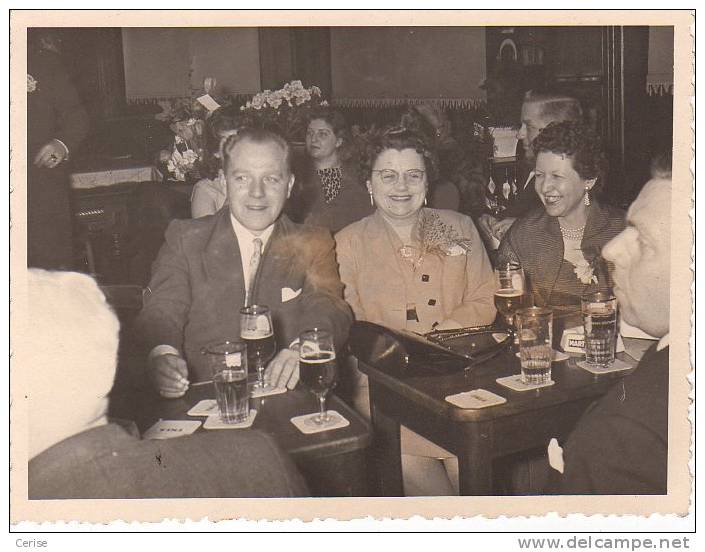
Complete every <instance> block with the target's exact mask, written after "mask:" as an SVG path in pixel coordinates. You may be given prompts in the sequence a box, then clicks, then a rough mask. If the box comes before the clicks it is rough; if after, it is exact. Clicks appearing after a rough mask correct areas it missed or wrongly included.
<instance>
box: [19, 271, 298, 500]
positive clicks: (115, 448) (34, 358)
mask: <svg viewBox="0 0 705 552" xmlns="http://www.w3.org/2000/svg"><path fill="white" fill-rule="evenodd" d="M28 280H29V282H28V284H29V285H28V289H29V312H28V314H29V318H28V319H29V320H30V321H31V324H32V334H33V336H34V338H35V340H34V343H35V345H33V346H31V347H28V348H27V349H26V353H25V354H24V355H20V358H21V359H22V366H23V367H26V369H27V370H28V383H29V387H28V389H29V392H28V394H27V395H28V400H29V408H28V411H29V476H28V486H29V498H30V499H60V498H177V497H280V496H302V495H304V494H306V487H305V484H304V483H303V480H302V478H301V476H300V475H299V474H298V472H297V471H296V469H295V468H294V467H293V465H292V463H291V461H290V460H289V458H288V457H287V456H286V454H285V453H283V452H282V451H281V450H280V449H279V448H278V447H277V446H276V444H275V443H274V442H273V440H272V439H271V438H270V437H269V436H267V435H265V434H263V433H260V432H257V431H245V432H242V433H239V434H237V435H231V436H229V437H230V438H228V439H223V438H222V435H220V434H214V433H196V434H193V435H189V436H186V437H181V438H178V439H172V440H169V441H143V440H140V439H139V438H138V437H136V436H134V435H132V434H130V433H128V432H127V431H126V430H125V429H124V428H123V427H122V426H121V425H119V424H116V423H111V421H110V419H109V418H108V417H107V412H108V401H109V394H110V391H111V388H112V386H113V380H114V378H115V370H116V362H117V350H118V332H119V323H118V320H117V317H116V316H115V314H114V313H113V312H112V310H111V309H110V307H109V306H108V304H107V302H106V300H105V296H104V295H103V293H102V292H101V290H100V289H99V288H98V286H97V284H96V283H95V281H94V280H93V279H92V278H90V277H89V276H86V275H84V274H78V273H73V272H49V271H45V270H39V269H31V270H29V274H28ZM40 345H41V346H40ZM213 474H218V476H217V477H214V476H213Z"/></svg>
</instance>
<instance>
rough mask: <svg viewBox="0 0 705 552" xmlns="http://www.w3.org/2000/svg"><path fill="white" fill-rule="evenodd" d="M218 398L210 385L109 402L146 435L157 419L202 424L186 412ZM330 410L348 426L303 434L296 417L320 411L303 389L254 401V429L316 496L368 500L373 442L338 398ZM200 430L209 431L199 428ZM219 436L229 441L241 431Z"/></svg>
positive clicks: (132, 394)
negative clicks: (175, 395) (170, 395)
mask: <svg viewBox="0 0 705 552" xmlns="http://www.w3.org/2000/svg"><path fill="white" fill-rule="evenodd" d="M212 398H214V390H213V386H212V384H207V385H199V386H195V387H192V388H191V389H190V390H189V391H188V392H187V393H186V395H185V396H184V397H182V398H180V399H164V398H161V397H160V396H159V395H157V394H156V393H154V392H152V391H150V390H144V389H121V390H120V392H119V393H118V394H117V395H116V396H114V397H111V400H110V411H109V412H110V416H113V417H116V418H122V419H126V420H133V421H134V422H135V423H136V424H137V427H138V428H139V430H140V432H142V433H143V432H144V431H145V430H146V429H147V428H149V427H150V426H151V425H152V424H153V423H154V422H156V421H157V420H159V419H166V420H201V421H205V417H194V416H188V415H187V414H186V412H187V411H188V410H189V409H190V408H191V407H192V406H194V405H195V404H196V403H197V402H198V401H200V400H202V399H212ZM327 403H328V406H329V407H330V409H331V410H337V411H338V412H340V413H341V414H342V415H343V416H345V418H347V419H348V420H349V421H350V425H349V426H347V427H345V428H341V429H335V430H331V431H324V432H321V433H315V434H311V435H304V434H303V433H301V432H299V430H298V429H296V427H295V426H294V425H293V424H292V423H291V422H290V419H291V418H292V417H294V416H299V415H301V414H308V413H313V412H317V411H318V400H317V399H316V397H315V396H314V395H313V394H312V393H309V392H307V391H306V390H303V389H295V390H293V391H288V392H287V393H283V394H281V395H273V396H270V397H265V398H262V399H253V400H251V401H250V408H254V409H256V410H257V417H256V418H255V422H254V424H253V426H252V428H253V429H259V430H261V431H264V432H266V433H269V434H270V435H272V436H273V437H274V439H275V440H276V441H277V444H278V445H279V446H280V447H281V448H282V449H283V450H285V451H286V452H288V453H289V454H290V455H291V457H292V459H293V460H294V462H295V463H296V465H297V466H298V468H299V470H300V471H301V473H302V474H303V475H304V477H305V478H306V480H307V482H308V485H309V489H310V490H311V492H312V494H313V495H314V496H366V495H368V494H369V490H368V487H367V471H366V451H367V447H368V445H369V444H370V441H371V435H370V428H369V425H368V424H367V422H366V421H365V420H364V419H363V418H362V417H361V416H360V415H359V414H357V412H355V411H354V410H353V409H351V408H350V407H348V406H347V405H346V404H345V403H344V402H343V401H341V400H340V399H339V398H337V397H335V396H332V397H329V399H328V401H327ZM197 431H208V430H205V429H203V427H201V428H199V429H198V430H197ZM213 431H219V432H220V433H221V434H222V435H223V439H228V438H229V437H232V436H233V435H234V434H236V433H237V432H238V431H250V430H249V429H238V430H225V429H223V430H213Z"/></svg>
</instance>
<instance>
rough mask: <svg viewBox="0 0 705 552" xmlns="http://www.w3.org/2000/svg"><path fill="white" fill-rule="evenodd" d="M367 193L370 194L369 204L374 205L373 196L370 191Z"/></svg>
mask: <svg viewBox="0 0 705 552" xmlns="http://www.w3.org/2000/svg"><path fill="white" fill-rule="evenodd" d="M369 194H370V205H372V207H374V206H375V198H374V197H372V192H369Z"/></svg>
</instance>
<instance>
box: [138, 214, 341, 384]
mask: <svg viewBox="0 0 705 552" xmlns="http://www.w3.org/2000/svg"><path fill="white" fill-rule="evenodd" d="M334 245H335V243H334V242H333V239H332V238H331V236H330V233H329V232H328V231H327V230H324V229H321V228H314V227H308V226H305V225H298V224H295V223H293V222H291V221H290V220H289V219H288V218H286V217H285V216H282V217H280V219H279V220H278V221H277V222H276V223H275V227H274V231H273V232H272V235H271V237H270V238H269V241H268V242H267V244H266V246H265V249H264V251H263V253H262V259H261V261H260V264H259V269H258V271H257V275H256V276H255V281H254V288H253V292H252V300H251V302H252V303H257V304H261V305H268V306H269V307H270V309H271V311H272V321H273V324H274V334H275V337H276V340H277V347H278V348H279V349H282V348H285V347H288V346H289V345H290V344H291V342H292V341H293V340H295V339H296V338H297V337H298V336H299V334H300V333H301V332H302V331H304V330H307V329H311V328H314V327H317V328H322V329H327V330H329V331H331V332H332V333H333V335H334V336H335V342H336V346H337V347H342V345H343V344H344V343H345V340H346V339H347V334H348V330H349V328H350V323H351V321H352V315H351V312H350V307H348V305H347V304H346V303H345V301H344V300H343V299H342V284H341V282H340V278H339V277H338V270H337V265H336V262H335V253H334ZM245 290H246V282H245V278H244V275H243V270H242V261H241V259H240V249H239V246H238V242H237V238H236V236H235V232H234V230H233V227H232V223H231V220H230V211H229V209H228V207H227V206H225V207H224V208H223V209H221V210H220V211H219V212H218V213H216V214H215V215H210V216H207V217H202V218H199V219H195V220H175V221H173V222H172V223H171V224H170V225H169V228H167V231H166V242H165V244H164V245H163V246H162V249H161V251H160V252H159V255H158V256H157V260H156V261H155V262H154V265H153V267H152V279H151V281H150V284H149V291H148V292H147V294H146V296H145V301H144V307H143V309H142V312H141V313H140V315H139V317H138V320H137V323H136V328H137V332H138V334H137V335H138V337H139V338H141V340H142V342H143V344H144V345H145V346H146V347H147V351H149V350H151V349H152V348H153V347H155V346H157V345H171V346H172V347H175V348H176V349H178V350H179V351H182V352H183V354H184V356H185V358H186V361H187V363H188V365H189V372H190V378H191V379H192V381H203V380H208V379H210V378H211V377H212V374H211V373H210V371H209V369H208V368H207V367H206V366H205V364H204V363H203V361H202V359H201V357H202V355H201V354H200V351H201V349H202V348H203V347H204V346H205V345H207V344H209V343H212V342H217V341H225V340H228V339H233V338H236V339H237V338H239V336H240V309H241V308H242V306H243V305H244V302H245Z"/></svg>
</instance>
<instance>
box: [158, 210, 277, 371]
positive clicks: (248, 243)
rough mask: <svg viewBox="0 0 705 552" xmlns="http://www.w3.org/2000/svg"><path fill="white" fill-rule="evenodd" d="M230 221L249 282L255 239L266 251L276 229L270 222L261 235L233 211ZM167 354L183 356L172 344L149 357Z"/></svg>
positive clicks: (160, 348) (160, 346)
mask: <svg viewBox="0 0 705 552" xmlns="http://www.w3.org/2000/svg"><path fill="white" fill-rule="evenodd" d="M230 222H231V224H232V227H233V232H234V233H235V238H236V239H237V244H238V246H239V248H240V261H241V263H242V273H243V276H244V277H245V282H246V283H247V282H249V281H250V259H251V258H252V253H254V250H255V244H254V240H255V238H259V239H260V240H262V252H263V253H264V250H265V247H266V246H267V242H268V241H269V238H270V237H271V236H272V232H273V231H274V224H270V225H269V226H268V227H267V228H265V229H264V230H263V231H262V232H260V233H259V235H257V234H254V233H253V232H252V231H251V230H249V229H248V228H245V227H244V226H243V225H242V224H241V223H240V221H238V220H237V219H236V218H235V217H234V216H233V214H232V213H230ZM245 287H247V284H245ZM245 302H247V301H245ZM167 354H171V355H178V356H181V354H180V353H179V351H178V350H177V349H176V348H174V347H172V346H171V345H157V346H156V347H154V349H152V350H151V351H150V353H149V357H148V358H149V360H150V361H151V360H152V359H154V358H155V357H157V356H160V355H167Z"/></svg>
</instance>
